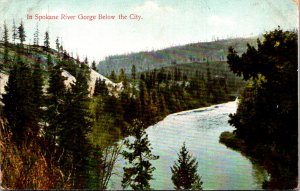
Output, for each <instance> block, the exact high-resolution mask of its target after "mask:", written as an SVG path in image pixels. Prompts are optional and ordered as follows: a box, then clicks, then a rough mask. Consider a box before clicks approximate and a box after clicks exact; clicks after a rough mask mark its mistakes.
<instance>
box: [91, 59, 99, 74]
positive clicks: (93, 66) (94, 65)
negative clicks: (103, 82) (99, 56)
mask: <svg viewBox="0 0 300 191" xmlns="http://www.w3.org/2000/svg"><path fill="white" fill-rule="evenodd" d="M92 69H93V70H95V71H96V72H98V69H97V67H96V62H95V60H94V61H93V62H92Z"/></svg>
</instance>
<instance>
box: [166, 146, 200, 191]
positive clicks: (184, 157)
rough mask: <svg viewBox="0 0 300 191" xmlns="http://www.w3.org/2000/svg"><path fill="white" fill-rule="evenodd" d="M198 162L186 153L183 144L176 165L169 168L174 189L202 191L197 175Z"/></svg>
mask: <svg viewBox="0 0 300 191" xmlns="http://www.w3.org/2000/svg"><path fill="white" fill-rule="evenodd" d="M197 168H198V162H196V158H193V157H192V155H191V154H189V152H188V151H187V149H186V147H185V143H183V146H182V148H181V150H180V153H179V154H178V161H177V163H176V162H175V164H174V165H173V167H171V171H172V173H173V175H172V181H173V184H174V185H175V187H174V188H175V189H180V190H181V189H184V190H190V189H193V190H202V181H201V177H200V176H199V175H198V174H197Z"/></svg>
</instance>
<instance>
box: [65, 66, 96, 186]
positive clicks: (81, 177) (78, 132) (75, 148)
mask: <svg viewBox="0 0 300 191" xmlns="http://www.w3.org/2000/svg"><path fill="white" fill-rule="evenodd" d="M88 95H89V91H88V77H87V75H86V73H85V72H84V71H82V72H79V73H78V75H77V76H76V82H75V84H72V85H71V89H69V90H68V91H67V94H66V99H65V107H64V111H63V116H62V124H63V125H62V129H60V132H59V145H60V146H61V147H62V148H63V150H64V154H63V160H62V161H61V167H62V168H63V169H64V172H65V173H66V174H69V175H70V177H71V183H72V187H73V188H86V186H87V185H86V183H87V180H88V176H87V163H88V155H89V147H90V145H89V141H88V139H87V137H86V135H87V133H88V132H89V131H90V130H91V120H90V117H91V115H90V112H89V97H88Z"/></svg>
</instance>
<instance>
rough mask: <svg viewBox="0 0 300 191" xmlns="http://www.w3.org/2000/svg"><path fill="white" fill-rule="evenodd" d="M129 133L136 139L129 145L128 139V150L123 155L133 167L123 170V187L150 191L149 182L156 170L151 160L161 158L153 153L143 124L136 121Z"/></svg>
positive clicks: (126, 143) (126, 142)
mask: <svg viewBox="0 0 300 191" xmlns="http://www.w3.org/2000/svg"><path fill="white" fill-rule="evenodd" d="M129 132H130V133H131V135H132V136H133V137H134V142H133V143H129V140H128V139H127V140H126V141H125V145H126V146H127V148H128V150H124V151H123V153H122V155H123V157H124V158H125V159H126V160H128V162H129V164H130V165H131V166H130V167H124V168H123V169H124V174H123V180H122V186H123V188H127V187H128V186H130V187H131V188H132V189H134V190H146V189H148V190H149V189H150V184H149V181H150V180H151V179H153V178H152V173H153V171H154V170H155V167H152V165H151V163H150V160H157V159H158V158H159V157H158V156H155V155H153V154H152V153H151V144H150V142H149V140H148V135H147V134H146V132H145V126H144V124H143V123H142V122H140V121H138V120H134V121H133V125H132V127H131V128H130V129H129Z"/></svg>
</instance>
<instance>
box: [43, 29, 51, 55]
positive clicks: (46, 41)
mask: <svg viewBox="0 0 300 191" xmlns="http://www.w3.org/2000/svg"><path fill="white" fill-rule="evenodd" d="M44 47H45V48H46V50H47V51H48V50H49V49H50V39H49V32H48V31H46V32H45V37H44Z"/></svg>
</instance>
